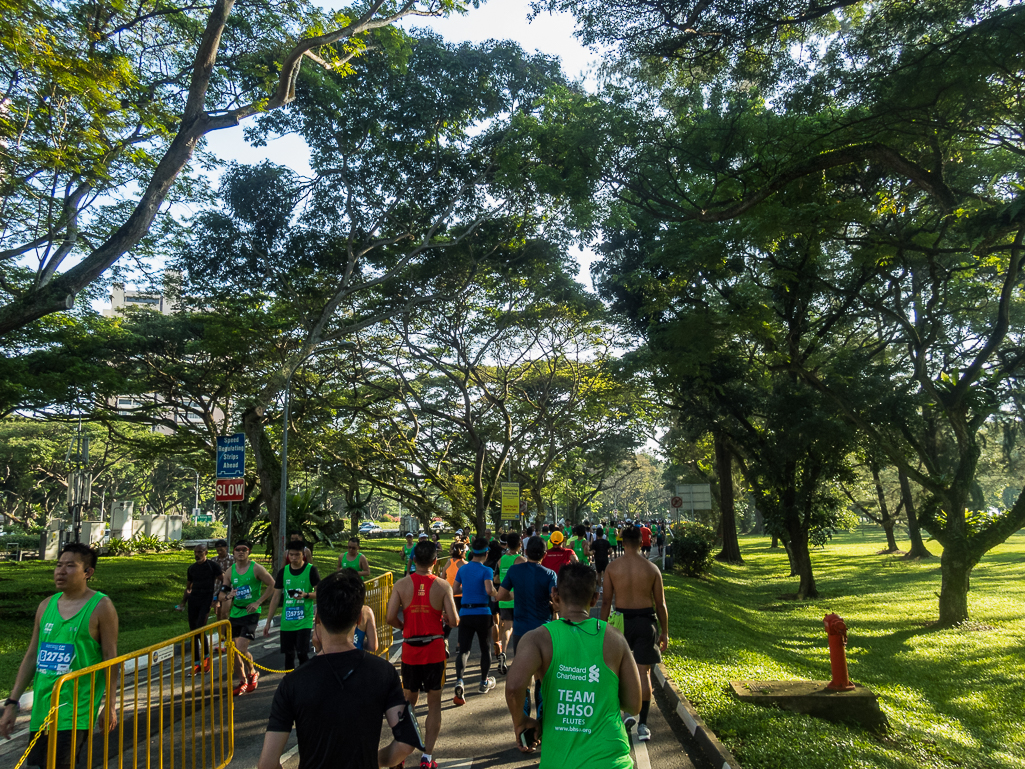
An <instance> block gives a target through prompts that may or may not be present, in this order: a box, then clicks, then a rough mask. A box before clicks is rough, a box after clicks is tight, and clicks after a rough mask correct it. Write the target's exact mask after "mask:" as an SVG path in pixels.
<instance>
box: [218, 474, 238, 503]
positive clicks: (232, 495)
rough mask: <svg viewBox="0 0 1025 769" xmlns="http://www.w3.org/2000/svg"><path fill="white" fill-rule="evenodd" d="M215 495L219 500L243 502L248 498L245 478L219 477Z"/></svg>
mask: <svg viewBox="0 0 1025 769" xmlns="http://www.w3.org/2000/svg"><path fill="white" fill-rule="evenodd" d="M214 497H215V499H216V500H217V501H218V502H241V501H242V500H243V499H245V498H246V480H245V478H218V479H217V482H216V483H215V484H214Z"/></svg>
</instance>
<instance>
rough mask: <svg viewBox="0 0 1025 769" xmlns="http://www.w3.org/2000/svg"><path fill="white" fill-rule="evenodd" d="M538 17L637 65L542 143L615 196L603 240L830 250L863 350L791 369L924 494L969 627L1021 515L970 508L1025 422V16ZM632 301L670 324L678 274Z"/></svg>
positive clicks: (662, 6) (951, 11)
mask: <svg viewBox="0 0 1025 769" xmlns="http://www.w3.org/2000/svg"><path fill="white" fill-rule="evenodd" d="M540 5H543V6H553V7H559V8H565V9H569V10H573V11H574V12H575V13H577V14H578V20H579V21H580V24H581V31H582V34H583V35H585V37H587V38H588V39H590V40H593V41H602V42H606V43H612V44H614V45H617V46H619V49H620V51H621V52H622V53H623V54H624V57H625V58H624V59H623V60H622V61H621V62H620V64H619V66H618V68H617V69H616V70H615V73H614V74H615V75H616V76H617V78H618V79H617V80H616V81H615V83H614V84H613V85H610V87H609V89H608V93H607V98H606V99H605V100H604V102H602V101H599V100H597V99H592V100H587V101H585V100H580V99H577V100H575V101H574V100H572V99H562V100H555V99H552V100H551V101H550V102H549V108H550V110H551V113H552V117H551V119H549V120H548V121H547V123H546V125H547V126H548V127H549V130H544V129H542V130H541V131H540V132H539V133H537V132H528V135H529V136H530V137H531V142H532V144H531V145H530V146H539V145H540V144H542V143H548V144H552V143H556V144H559V143H560V142H561V143H562V144H561V145H560V146H567V145H569V143H570V142H569V141H567V140H568V139H572V152H568V151H567V153H566V154H565V155H564V157H565V159H566V162H567V165H568V166H571V167H572V168H573V169H574V170H575V171H576V175H575V176H574V175H572V174H565V173H564V174H563V176H565V177H566V178H569V179H571V180H572V181H574V183H576V184H581V181H580V179H581V178H582V177H588V175H590V178H592V179H600V180H601V182H602V183H603V189H604V190H605V191H606V198H605V199H606V200H608V201H610V202H611V205H609V206H608V207H607V208H606V211H605V215H604V221H605V222H606V223H607V224H608V225H609V226H610V229H611V230H612V231H623V230H630V229H631V228H632V227H633V226H634V223H635V220H636V219H638V218H642V219H643V218H647V219H651V220H654V221H657V222H659V223H660V226H661V227H662V231H661V232H660V233H659V237H660V239H661V241H662V242H663V243H665V244H669V243H671V242H675V243H676V244H677V246H678V247H679V248H680V249H681V250H685V249H686V248H687V247H688V245H689V243H690V240H689V238H692V237H693V236H694V233H695V230H694V229H693V228H689V227H688V225H689V224H704V225H714V224H715V223H717V222H727V221H735V222H736V223H737V225H738V226H739V227H740V228H741V229H740V230H734V231H733V232H734V233H735V238H736V242H746V241H748V240H750V235H751V233H752V232H754V233H756V234H757V233H765V232H768V231H771V230H773V229H775V230H776V231H777V233H778V235H777V237H778V238H779V243H780V244H781V245H782V244H785V243H786V242H788V241H793V240H799V239H809V238H814V239H816V240H818V241H819V244H820V245H819V246H817V248H818V249H820V251H821V254H822V256H823V257H827V258H828V259H827V260H824V261H822V265H823V267H825V268H828V269H826V270H825V271H823V272H821V273H820V274H819V275H818V280H819V284H818V285H816V286H815V287H814V288H815V291H816V292H817V293H818V294H819V296H820V297H821V298H822V299H821V301H822V303H823V304H824V305H828V306H833V307H845V308H846V312H845V313H844V317H847V318H849V320H850V324H849V325H848V334H849V335H848V337H847V338H846V339H844V338H843V337H842V336H836V335H832V334H833V331H835V330H836V328H837V327H836V326H834V327H832V328H830V329H828V334H827V336H826V337H824V338H823V344H825V345H827V346H828V347H829V348H830V349H831V350H832V351H833V354H832V355H830V356H828V357H826V358H821V359H819V358H817V357H815V356H804V357H802V356H800V355H789V356H786V357H785V358H784V359H783V360H782V361H781V365H782V366H784V367H785V368H786V369H787V370H788V371H789V373H790V375H791V376H794V377H796V378H798V379H799V380H801V381H802V382H803V383H804V384H805V385H807V386H808V387H811V388H813V389H814V390H816V391H817V392H818V393H819V394H820V396H821V398H822V400H821V407H822V408H828V409H829V410H831V411H832V413H833V414H834V418H838V419H839V420H841V421H842V422H843V423H845V424H847V425H849V426H851V427H854V428H856V429H858V430H859V431H861V432H862V433H864V434H865V435H866V436H868V438H869V439H870V441H871V442H872V444H873V445H874V446H876V447H879V448H880V449H881V450H882V451H883V452H884V453H885V456H886V458H887V460H888V461H889V462H892V463H893V464H894V465H895V466H897V467H898V468H899V470H900V472H902V473H903V474H905V475H906V476H907V477H908V479H909V482H911V483H914V484H917V485H918V486H920V487H921V488H922V489H923V490H924V491H925V492H926V496H927V500H926V504H924V505H923V509H922V510H921V511H920V515H921V518H922V521H923V524H924V525H925V526H926V528H927V529H928V530H929V532H930V533H931V534H932V535H933V536H934V537H935V538H936V539H937V540H938V541H939V542H940V543H941V544H942V545H943V547H944V552H943V557H942V575H943V581H942V586H941V591H940V606H939V619H940V622H941V623H942V624H946V625H949V624H955V623H958V622H961V621H963V620H965V619H967V618H968V616H969V614H968V602H967V596H968V586H969V577H970V574H971V570H972V568H973V567H974V565H975V564H976V563H978V561H979V559H980V558H981V557H982V556H983V555H984V554H985V553H986V552H987V551H988V550H989V549H990V548H992V547H994V546H995V545H996V544H998V543H1000V542H1002V541H1003V540H1004V539H1006V537H1007V536H1009V535H1010V534H1011V533H1012V532H1014V531H1016V530H1018V529H1019V528H1020V527H1021V525H1022V524H1023V523H1025V498H1023V497H1022V496H1021V495H1019V496H1018V497H1017V499H1015V500H1013V503H1012V504H1009V505H1008V508H1007V509H1006V510H1004V511H1001V512H999V513H997V514H991V513H988V512H985V511H975V510H973V503H972V501H971V490H972V488H973V485H974V478H975V475H976V473H977V470H978V458H979V453H980V431H982V430H983V429H984V427H985V425H986V424H987V422H988V421H990V420H994V419H997V418H1000V419H1006V418H1007V416H1008V415H1011V414H1014V413H1015V411H1014V407H1013V402H1014V393H1015V391H1016V390H1017V389H1019V385H1018V382H1019V381H1020V377H1021V374H1022V367H1023V363H1025V356H1023V354H1022V349H1023V340H1022V338H1021V333H1020V328H1021V326H1020V322H1018V320H1017V318H1019V317H1020V314H1021V311H1022V310H1021V304H1022V279H1023V259H1025V250H1023V237H1025V195H1023V193H1022V181H1023V176H1025V164H1023V162H1022V158H1023V157H1025V151H1023V144H1022V141H1023V136H1025V125H1023V123H1022V115H1025V109H1023V104H1022V94H1023V93H1025V46H1022V43H1021V41H1022V39H1023V35H1025V8H1023V7H1022V6H1021V5H1019V4H1000V3H988V2H936V3H929V4H905V3H900V2H882V3H865V2H840V3H835V4H826V5H820V4H813V3H800V2H757V3H745V4H742V5H741V6H737V5H736V4H732V3H724V2H670V3H662V2H648V1H647V0H625V1H624V2H620V3H614V4H613V5H612V6H607V5H606V4H601V7H600V9H599V4H597V3H593V2H590V0H579V1H577V0H567V1H566V2H552V3H542V4H540ZM599 10H600V13H599ZM570 104H572V107H571V108H570V109H567V107H568V105H570ZM570 112H572V114H570ZM574 120H575V123H574V122H573V121H574ZM544 124H545V122H544V121H541V122H540V123H539V125H544ZM567 126H575V127H572V128H567ZM533 128H534V127H532V130H533ZM589 136H595V137H600V138H597V139H596V141H595V142H593V143H592V145H591V146H590V148H588V146H587V139H588V137H589ZM774 201H775V202H774ZM586 212H587V213H589V214H592V213H593V212H594V206H593V204H592V203H589V204H588V206H587V208H586ZM797 214H803V216H798V215H797ZM697 232H699V233H704V234H706V235H707V234H708V233H712V232H714V227H712V226H706V227H704V228H701V227H700V226H699V227H698V230H697ZM684 233H686V235H685V236H684ZM723 250H724V253H730V252H731V251H733V252H734V253H736V252H737V249H736V248H734V247H732V243H731V242H730V241H724V249H723ZM771 250H772V249H771V248H770V249H769V252H771ZM738 256H739V254H738ZM626 279H627V280H629V281H630V282H632V283H633V285H634V288H636V289H638V290H639V289H640V288H641V287H642V286H646V287H648V288H649V290H650V293H651V294H652V295H653V296H654V297H655V299H656V301H657V300H658V299H659V298H660V297H661V296H662V295H663V294H664V293H665V292H664V290H663V286H664V285H665V284H666V283H667V282H668V283H670V287H671V280H672V271H671V270H667V269H666V267H665V265H664V264H662V263H660V262H658V261H656V260H655V259H648V260H647V261H646V262H644V263H640V264H637V265H635V267H634V270H633V272H632V273H627V275H626ZM830 335H832V336H830Z"/></svg>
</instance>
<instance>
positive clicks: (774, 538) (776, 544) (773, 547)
mask: <svg viewBox="0 0 1025 769" xmlns="http://www.w3.org/2000/svg"><path fill="white" fill-rule="evenodd" d="M769 550H779V537H777V536H776V535H775V534H773V535H772V544H771V545H769Z"/></svg>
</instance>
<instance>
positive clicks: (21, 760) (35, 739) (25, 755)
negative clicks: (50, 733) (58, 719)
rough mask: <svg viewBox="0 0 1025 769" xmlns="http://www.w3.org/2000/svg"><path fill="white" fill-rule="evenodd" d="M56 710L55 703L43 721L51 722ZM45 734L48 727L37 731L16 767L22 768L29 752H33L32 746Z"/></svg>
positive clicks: (17, 768) (16, 768)
mask: <svg viewBox="0 0 1025 769" xmlns="http://www.w3.org/2000/svg"><path fill="white" fill-rule="evenodd" d="M56 712H57V706H56V705H54V706H53V707H52V708H50V712H49V713H47V714H46V718H44V719H43V723H49V722H50V717H51V716H52V715H53V714H54V713H56ZM44 734H46V729H40V730H39V731H38V732H36V736H35V737H33V738H32V740H31V741H30V742H29V744H28V747H27V748H25V753H24V754H23V755H22V757H21V758H20V759H18V763H16V764H15V765H14V769H21V765H22V764H24V763H25V760H26V759H27V758H28V754H29V753H31V752H32V746H33V745H35V744H36V743H37V742H38V741H39V738H40V737H42V736H43V735H44Z"/></svg>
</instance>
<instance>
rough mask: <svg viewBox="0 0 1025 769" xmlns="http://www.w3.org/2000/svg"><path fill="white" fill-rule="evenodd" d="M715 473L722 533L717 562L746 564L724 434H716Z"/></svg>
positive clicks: (728, 453) (730, 462) (731, 468)
mask: <svg viewBox="0 0 1025 769" xmlns="http://www.w3.org/2000/svg"><path fill="white" fill-rule="evenodd" d="M715 473H716V475H717V476H718V477H719V512H720V514H721V517H720V523H719V531H720V532H721V533H722V551H721V552H720V553H719V554H718V555H717V556H715V560H717V561H724V562H726V563H738V564H739V563H744V559H743V558H742V557H741V555H740V540H739V539H738V537H737V511H736V505H735V502H734V496H733V462H732V457H731V456H730V450H729V446H728V445H727V444H726V440H725V438H723V436H722V434H721V433H719V432H716V434H715Z"/></svg>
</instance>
